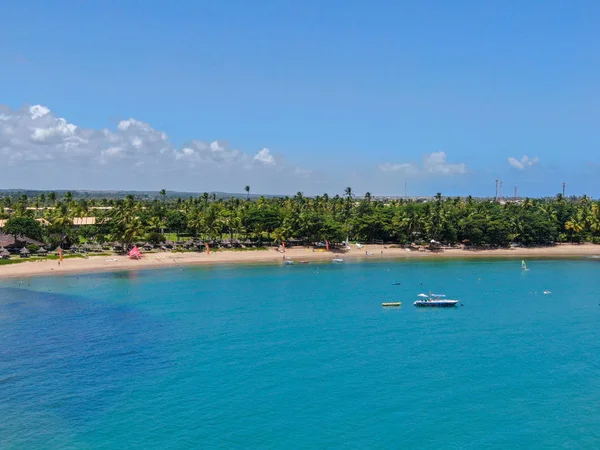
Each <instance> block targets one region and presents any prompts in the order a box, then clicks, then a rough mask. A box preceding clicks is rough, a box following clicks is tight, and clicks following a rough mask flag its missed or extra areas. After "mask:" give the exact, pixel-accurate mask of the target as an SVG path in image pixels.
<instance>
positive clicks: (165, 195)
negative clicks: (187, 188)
mask: <svg viewBox="0 0 600 450" xmlns="http://www.w3.org/2000/svg"><path fill="white" fill-rule="evenodd" d="M159 194H160V196H161V197H162V199H163V202H164V201H165V199H166V198H167V191H166V190H165V189H161V190H160V192H159Z"/></svg>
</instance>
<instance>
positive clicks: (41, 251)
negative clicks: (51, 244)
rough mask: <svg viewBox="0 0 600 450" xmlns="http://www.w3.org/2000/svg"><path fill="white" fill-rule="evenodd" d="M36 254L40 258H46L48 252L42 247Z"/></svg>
mask: <svg viewBox="0 0 600 450" xmlns="http://www.w3.org/2000/svg"><path fill="white" fill-rule="evenodd" d="M35 253H36V254H37V255H40V256H46V255H47V254H48V250H46V249H45V248H44V247H40V248H39V249H38V251H37V252H35Z"/></svg>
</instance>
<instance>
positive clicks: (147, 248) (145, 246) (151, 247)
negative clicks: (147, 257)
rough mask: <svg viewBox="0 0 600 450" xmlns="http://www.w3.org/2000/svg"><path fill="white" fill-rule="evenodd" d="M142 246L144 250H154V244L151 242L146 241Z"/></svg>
mask: <svg viewBox="0 0 600 450" xmlns="http://www.w3.org/2000/svg"><path fill="white" fill-rule="evenodd" d="M142 248H143V249H144V250H146V251H147V252H149V251H150V250H152V249H153V248H154V247H153V246H152V244H150V243H149V242H146V243H145V244H144V245H142Z"/></svg>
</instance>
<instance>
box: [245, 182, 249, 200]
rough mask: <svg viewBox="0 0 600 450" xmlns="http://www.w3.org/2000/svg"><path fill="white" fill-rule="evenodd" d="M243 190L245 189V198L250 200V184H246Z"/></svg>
mask: <svg viewBox="0 0 600 450" xmlns="http://www.w3.org/2000/svg"><path fill="white" fill-rule="evenodd" d="M244 190H245V191H246V200H250V186H248V185H246V187H245V188H244Z"/></svg>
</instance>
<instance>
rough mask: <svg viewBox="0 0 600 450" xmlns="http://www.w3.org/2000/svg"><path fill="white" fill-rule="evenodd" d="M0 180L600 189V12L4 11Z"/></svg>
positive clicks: (415, 5) (543, 191) (332, 4)
mask: <svg viewBox="0 0 600 450" xmlns="http://www.w3.org/2000/svg"><path fill="white" fill-rule="evenodd" d="M6 3H7V4H5V5H3V7H2V13H1V14H0V86H1V87H2V88H1V89H0V170H1V171H0V188H29V189H111V190H113V189H127V190H129V189H135V190H159V189H162V188H165V189H167V190H172V191H174V190H177V191H190V192H204V191H224V192H243V189H244V186H246V185H250V186H251V192H254V193H264V194H295V193H296V192H298V191H302V192H304V194H305V195H315V194H320V193H324V192H327V193H328V194H330V195H335V194H342V193H343V191H344V188H345V187H346V186H350V187H352V189H353V191H354V192H355V193H356V194H357V195H362V194H364V193H365V192H367V191H368V192H370V193H372V194H373V195H403V194H404V192H405V186H406V189H407V193H408V195H434V194H435V193H437V192H441V193H442V194H444V195H474V196H491V195H494V190H495V180H497V179H499V180H502V181H503V187H504V189H503V191H504V194H505V196H512V195H513V193H514V187H515V186H518V189H519V195H520V196H547V195H555V194H556V193H558V192H559V191H560V190H561V188H562V182H563V181H564V182H566V183H567V194H573V195H581V194H587V195H590V196H592V197H598V196H600V187H599V184H598V183H597V181H596V180H597V179H598V176H599V175H600V152H599V151H598V145H599V142H600V127H599V125H600V89H599V88H600V52H599V51H598V49H599V48H600V27H598V26H597V25H598V23H597V22H598V21H597V18H598V17H600V3H599V2H597V1H589V0H578V1H577V2H565V1H555V0H544V1H541V0H531V1H528V2H523V1H512V0H504V1H500V0H498V1H494V0H491V1H486V2H482V1H476V0H472V1H466V0H463V1H461V0H456V1H453V2H448V1H442V0H439V1H431V0H430V1H426V0H425V1H422V2H391V1H380V0H373V1H369V2H366V1H362V2H359V1H355V0H345V1H338V0H328V1H322V0H321V1H316V0H305V1H303V2H289V1H282V0H279V1H274V0H273V1H271V0H257V1H256V2H248V1H241V0H230V1H226V2H215V1H210V2H207V1H200V0H198V1H194V2H192V1H180V2H167V1H152V0H145V1H143V2H142V1H134V0H130V1H127V2H122V1H121V2H116V1H110V0H107V1H103V2H82V1H80V0H78V1H75V0H73V1H66V0H56V1H53V2H47V1H27V0H23V1H21V2H6Z"/></svg>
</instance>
